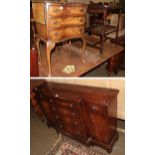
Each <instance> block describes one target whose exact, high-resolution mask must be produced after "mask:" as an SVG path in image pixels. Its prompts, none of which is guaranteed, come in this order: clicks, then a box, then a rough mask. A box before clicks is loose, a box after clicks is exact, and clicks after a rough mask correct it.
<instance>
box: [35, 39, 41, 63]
mask: <svg viewBox="0 0 155 155" xmlns="http://www.w3.org/2000/svg"><path fill="white" fill-rule="evenodd" d="M36 46H37V51H38V57H39V62H40V63H41V62H42V59H41V52H40V39H39V38H37V39H36Z"/></svg>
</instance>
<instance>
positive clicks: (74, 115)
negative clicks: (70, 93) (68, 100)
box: [56, 107, 80, 119]
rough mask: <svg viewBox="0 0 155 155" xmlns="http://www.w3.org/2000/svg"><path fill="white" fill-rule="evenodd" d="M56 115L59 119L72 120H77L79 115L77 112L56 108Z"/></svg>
mask: <svg viewBox="0 0 155 155" xmlns="http://www.w3.org/2000/svg"><path fill="white" fill-rule="evenodd" d="M56 110H57V114H59V115H60V116H61V117H70V118H72V119H79V118H80V115H79V113H78V111H77V110H74V111H73V110H70V109H66V108H63V107H56Z"/></svg>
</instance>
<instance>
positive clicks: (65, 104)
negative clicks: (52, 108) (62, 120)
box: [54, 99, 77, 110]
mask: <svg viewBox="0 0 155 155" xmlns="http://www.w3.org/2000/svg"><path fill="white" fill-rule="evenodd" d="M54 102H55V103H56V105H57V106H60V107H63V108H69V109H72V110H77V103H76V102H73V101H64V100H60V99H55V100H54Z"/></svg>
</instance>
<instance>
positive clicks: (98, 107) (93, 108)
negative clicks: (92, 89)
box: [84, 102, 107, 116]
mask: <svg viewBox="0 0 155 155" xmlns="http://www.w3.org/2000/svg"><path fill="white" fill-rule="evenodd" d="M84 105H85V106H86V109H87V110H88V111H89V112H91V113H95V114H101V115H104V116H106V115H107V106H105V105H102V104H96V103H91V102H84Z"/></svg>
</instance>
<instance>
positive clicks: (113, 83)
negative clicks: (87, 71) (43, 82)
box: [48, 79, 125, 120]
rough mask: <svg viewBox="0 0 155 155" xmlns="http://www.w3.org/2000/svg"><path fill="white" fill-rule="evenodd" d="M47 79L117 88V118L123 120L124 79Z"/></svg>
mask: <svg viewBox="0 0 155 155" xmlns="http://www.w3.org/2000/svg"><path fill="white" fill-rule="evenodd" d="M48 81H54V82H60V83H73V84H79V85H88V86H96V87H106V88H117V89H119V94H118V111H117V116H118V118H119V119H123V120H125V82H124V79H104V80H103V79H53V80H48Z"/></svg>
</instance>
